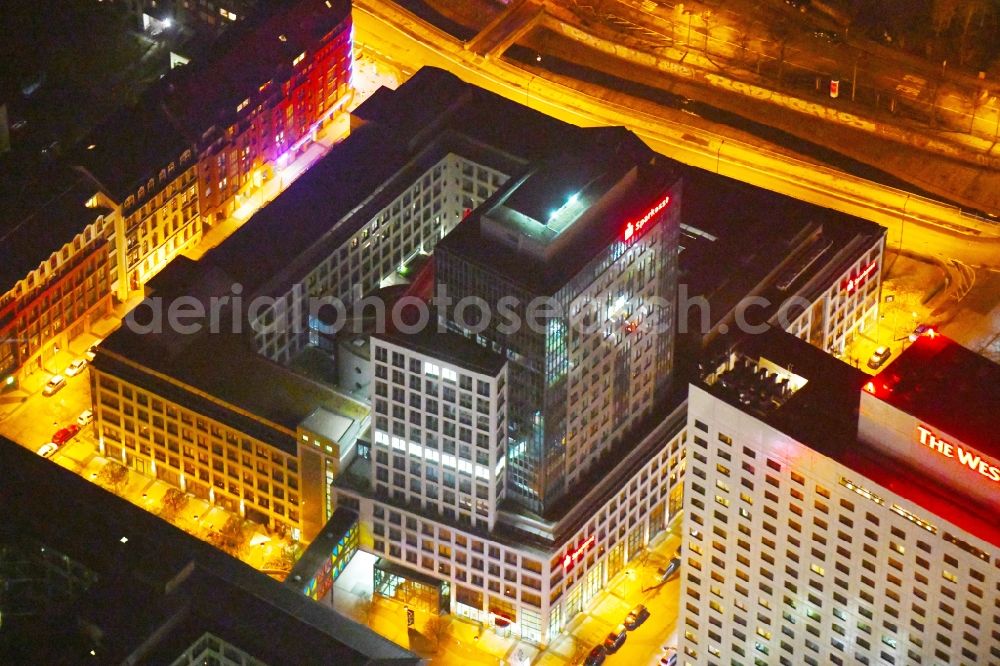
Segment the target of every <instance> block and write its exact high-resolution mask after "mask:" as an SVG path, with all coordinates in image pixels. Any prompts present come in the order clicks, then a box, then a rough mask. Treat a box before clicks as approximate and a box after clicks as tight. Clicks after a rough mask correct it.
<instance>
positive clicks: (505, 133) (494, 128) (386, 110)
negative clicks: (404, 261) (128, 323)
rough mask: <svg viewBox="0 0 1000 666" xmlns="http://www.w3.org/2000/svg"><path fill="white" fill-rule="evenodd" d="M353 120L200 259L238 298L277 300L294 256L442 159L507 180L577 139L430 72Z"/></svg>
mask: <svg viewBox="0 0 1000 666" xmlns="http://www.w3.org/2000/svg"><path fill="white" fill-rule="evenodd" d="M415 100H419V103H417V102H416V101H415ZM354 115H355V116H356V117H357V118H358V119H360V120H362V121H364V122H363V123H361V126H360V127H355V128H354V129H353V130H352V132H351V135H350V136H349V137H348V138H347V139H346V140H344V141H342V142H341V143H339V144H338V145H337V146H335V147H334V148H333V149H332V150H331V151H330V152H329V153H328V154H327V155H326V156H325V157H324V158H323V159H322V160H320V161H319V162H317V163H316V164H314V165H313V166H312V167H310V169H309V170H308V171H306V172H305V173H304V174H303V175H302V176H301V177H299V179H298V180H296V181H295V183H293V184H292V185H291V186H290V187H289V188H288V189H287V190H285V192H283V193H282V194H281V196H279V197H278V198H276V199H275V200H274V201H272V202H271V203H269V204H268V205H267V206H265V207H264V208H263V209H262V210H260V211H258V212H257V214H255V215H254V216H253V217H252V218H251V219H250V220H248V221H247V222H246V224H244V225H243V226H242V227H241V228H240V229H239V231H237V232H235V233H234V234H233V235H232V236H230V237H229V238H228V239H227V240H226V242H225V243H223V244H221V245H220V246H219V247H217V248H215V249H214V250H212V251H211V252H210V253H208V254H207V255H206V256H205V257H204V261H205V262H207V263H211V264H213V265H215V266H217V267H218V268H220V269H221V270H223V271H225V272H226V273H227V274H228V275H230V276H231V277H232V279H233V280H235V281H236V282H239V283H240V284H242V285H243V287H244V289H245V293H257V292H258V291H259V290H261V289H265V285H266V283H269V282H270V281H272V280H275V279H276V278H277V281H276V282H275V283H274V284H270V285H267V287H266V290H267V291H268V292H273V293H272V295H276V294H278V293H279V292H280V293H283V291H282V289H281V288H279V286H278V285H288V284H290V283H291V282H292V281H293V280H294V279H295V278H296V277H298V273H296V270H297V269H300V270H299V273H301V272H302V271H304V270H305V269H301V266H302V265H305V264H309V263H310V261H311V259H310V258H308V257H306V258H304V257H303V255H304V253H306V252H307V251H309V250H310V249H311V248H312V249H314V251H315V252H314V253H316V254H323V253H326V254H329V248H330V247H336V246H338V245H339V244H341V243H343V242H344V241H346V240H347V239H348V238H349V237H350V236H351V235H352V234H354V233H355V232H356V231H357V230H358V229H359V228H361V226H363V225H364V224H366V223H367V222H368V221H369V219H370V217H371V216H372V215H374V213H375V211H376V210H377V209H378V208H380V207H382V206H385V205H387V204H388V203H389V202H390V201H391V200H392V199H393V198H395V197H396V196H397V195H398V194H399V192H400V191H402V190H403V189H405V188H407V187H409V186H410V185H411V184H412V182H413V180H414V179H415V178H416V177H417V176H418V175H419V174H421V173H423V172H424V171H426V170H427V169H428V168H430V167H431V166H432V165H433V164H435V163H437V162H438V161H440V160H441V159H442V158H443V157H444V156H446V155H447V154H448V153H449V152H455V153H459V154H462V155H466V156H468V157H470V158H472V159H475V160H479V161H481V162H482V163H484V164H488V165H493V166H496V167H497V168H501V170H503V171H505V172H510V171H512V170H514V169H515V168H523V166H524V164H525V163H527V161H530V160H535V159H540V158H542V157H544V156H546V155H547V154H549V153H550V152H551V151H553V150H556V149H558V148H560V147H561V146H563V145H567V144H572V143H573V141H575V140H576V138H577V137H578V135H579V133H580V132H581V130H579V129H578V128H575V127H572V126H570V125H567V124H565V123H561V122H559V121H557V120H554V119H552V118H549V117H547V116H544V115H542V114H540V113H538V112H536V111H532V110H531V109H528V108H527V107H524V106H521V105H519V104H515V103H513V102H510V101H508V100H506V99H503V98H502V97H500V96H498V95H495V94H493V93H489V92H486V91H484V90H481V89H479V88H476V87H474V86H471V85H469V84H466V83H463V82H461V81H460V80H459V79H458V78H456V77H455V76H453V75H451V74H449V73H447V72H444V71H442V70H439V69H434V68H431V67H424V68H422V69H421V70H419V71H418V72H417V73H416V74H415V75H414V76H413V77H412V78H411V79H410V80H409V81H407V82H406V84H405V85H403V86H401V87H400V88H399V89H397V90H395V91H390V90H388V89H381V90H380V91H379V92H378V93H377V94H376V95H374V96H373V97H372V98H370V99H369V100H367V101H366V102H365V103H364V104H362V105H361V106H360V107H359V108H358V109H356V110H355V111H354ZM373 155H377V156H378V159H372V156H373ZM394 176H398V179H397V180H396V181H394V182H392V183H389V184H387V181H389V180H390V179H392V178H393V177H394ZM369 198H370V199H369ZM362 204H364V208H363V209H361V210H355V209H357V208H358V206H361V205H362ZM352 212H353V214H352V215H351V217H350V218H349V219H348V220H345V223H344V224H341V225H337V224H336V223H337V222H338V221H340V220H341V219H343V218H345V216H347V215H348V214H349V213H352ZM305 259H309V261H306V260H305ZM296 260H300V261H298V262H297V261H296ZM316 263H317V262H312V263H311V266H310V268H311V267H312V266H315V265H316ZM279 274H280V276H279Z"/></svg>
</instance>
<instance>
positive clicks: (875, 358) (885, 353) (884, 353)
mask: <svg viewBox="0 0 1000 666" xmlns="http://www.w3.org/2000/svg"><path fill="white" fill-rule="evenodd" d="M890 356H892V350H891V349H889V348H888V347H879V348H878V349H876V350H875V351H874V352H872V355H871V356H870V357H869V358H868V367H869V368H871V369H872V370H878V369H879V368H881V367H882V366H883V365H885V362H886V361H888V360H889V357H890Z"/></svg>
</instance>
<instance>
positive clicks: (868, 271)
mask: <svg viewBox="0 0 1000 666" xmlns="http://www.w3.org/2000/svg"><path fill="white" fill-rule="evenodd" d="M876 268H878V261H873V262H872V263H870V264H868V265H867V266H865V267H864V268H863V269H861V272H860V273H858V276H857V277H852V278H850V279H848V280H844V281H842V282H841V283H840V288H841V289H843V290H844V291H846V292H847V293H849V294H850V293H852V292H853V291H854V290H856V289H859V288H860V287H861V286H862V285H863V284H864V283H865V281H866V280H867V279H868V278H870V277H871V276H872V273H874V272H875V269H876Z"/></svg>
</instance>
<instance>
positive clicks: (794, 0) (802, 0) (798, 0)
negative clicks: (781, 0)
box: [785, 0, 809, 12]
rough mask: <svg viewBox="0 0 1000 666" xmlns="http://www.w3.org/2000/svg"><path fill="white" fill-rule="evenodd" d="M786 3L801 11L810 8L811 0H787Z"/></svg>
mask: <svg viewBox="0 0 1000 666" xmlns="http://www.w3.org/2000/svg"><path fill="white" fill-rule="evenodd" d="M785 4H786V5H788V6H789V7H791V8H792V9H797V10H799V11H800V12H805V11H807V10H808V9H809V0H785Z"/></svg>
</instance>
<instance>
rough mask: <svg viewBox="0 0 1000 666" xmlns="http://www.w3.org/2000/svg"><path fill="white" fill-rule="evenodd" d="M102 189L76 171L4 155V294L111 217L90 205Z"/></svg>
mask: <svg viewBox="0 0 1000 666" xmlns="http://www.w3.org/2000/svg"><path fill="white" fill-rule="evenodd" d="M98 189H99V188H98V186H97V185H96V184H95V183H94V182H93V181H91V180H90V179H89V178H87V177H86V176H84V175H83V174H80V173H77V172H75V171H74V170H72V169H69V168H65V167H62V166H58V165H46V166H39V165H34V164H28V165H26V164H24V163H22V161H21V160H19V159H17V158H16V157H14V156H11V155H6V156H3V155H0V294H3V293H6V292H7V291H9V290H10V289H11V288H12V287H13V286H14V285H15V284H16V283H17V282H18V281H20V280H23V279H24V278H25V277H26V276H27V275H28V273H30V272H31V271H33V270H35V269H37V268H38V267H39V265H41V263H42V262H44V261H46V260H47V259H48V258H49V257H50V256H52V253H53V252H55V251H57V250H59V249H60V248H61V247H62V246H63V245H65V244H66V243H69V242H71V241H72V240H73V238H75V237H76V236H77V234H80V233H82V232H83V230H84V228H85V227H86V226H87V225H88V224H91V223H93V222H94V221H96V220H97V218H98V217H99V216H100V215H101V214H103V213H106V212H108V211H106V210H103V209H94V208H87V206H86V203H87V201H88V200H89V199H90V198H91V197H92V196H93V195H94V194H95V193H97V191H98Z"/></svg>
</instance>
